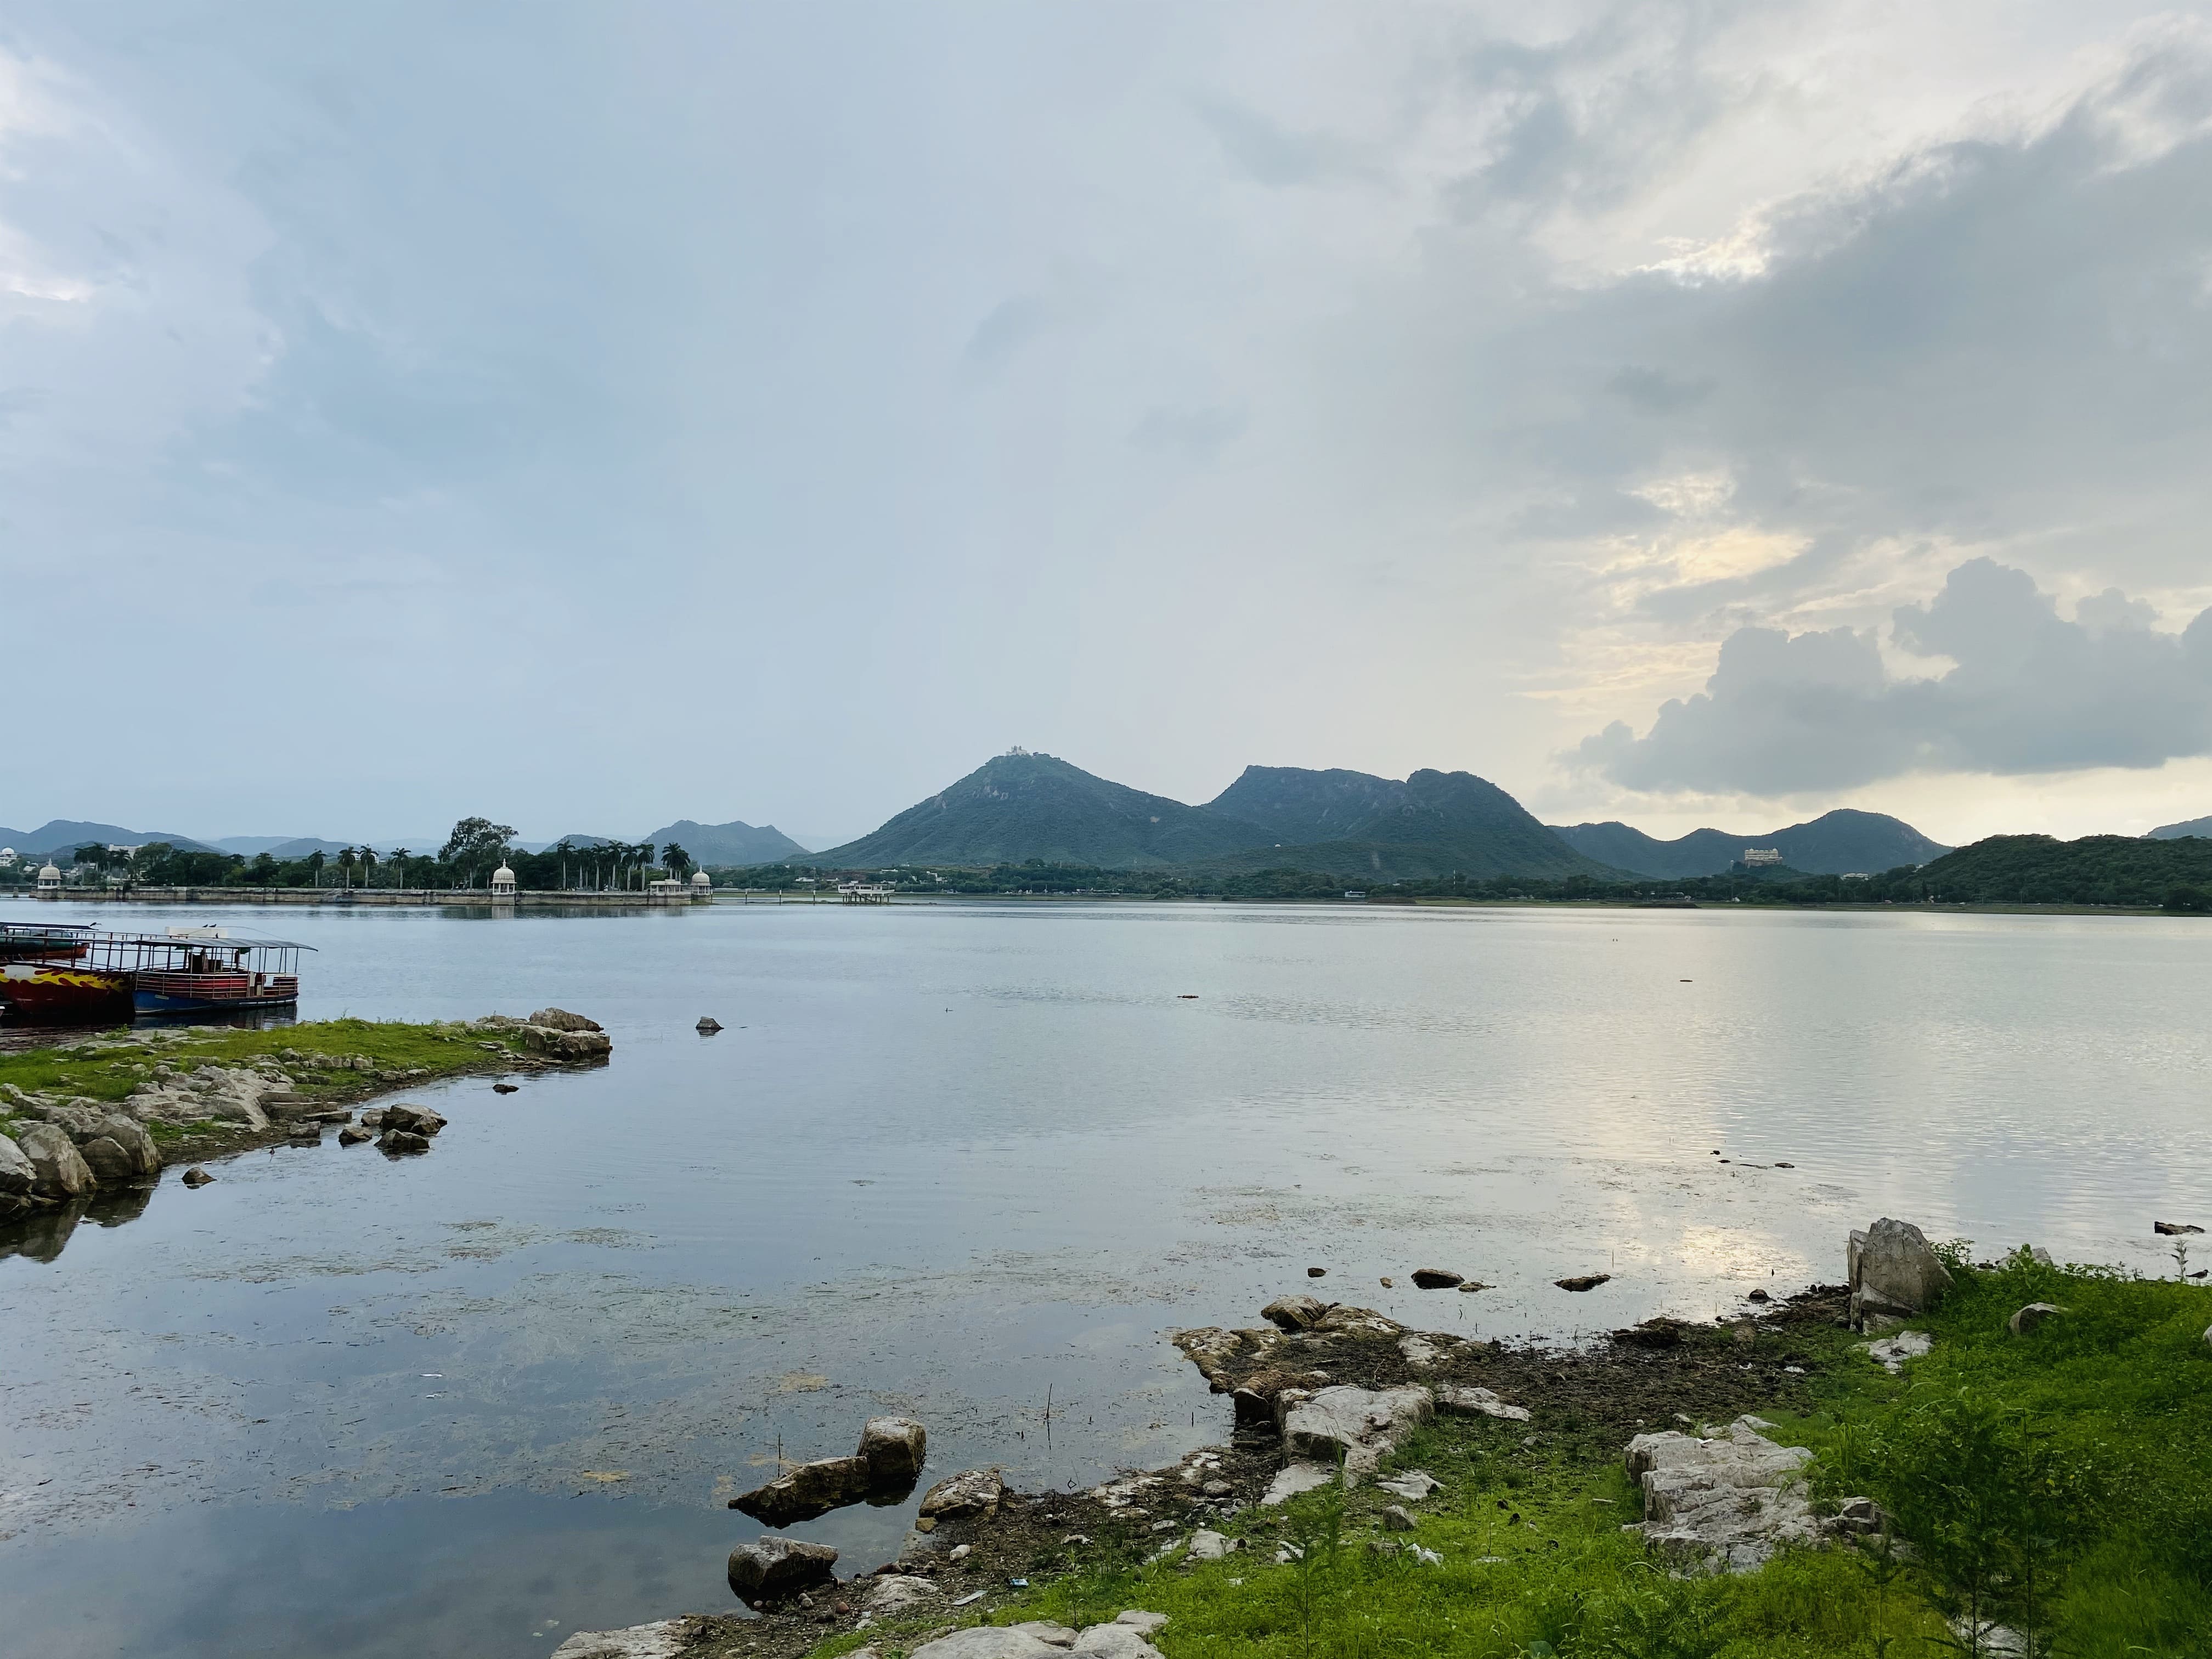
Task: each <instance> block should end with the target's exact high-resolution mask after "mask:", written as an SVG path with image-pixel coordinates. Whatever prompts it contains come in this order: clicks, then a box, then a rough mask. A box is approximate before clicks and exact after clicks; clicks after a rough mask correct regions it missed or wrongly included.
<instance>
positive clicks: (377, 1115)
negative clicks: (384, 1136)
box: [361, 1106, 384, 1129]
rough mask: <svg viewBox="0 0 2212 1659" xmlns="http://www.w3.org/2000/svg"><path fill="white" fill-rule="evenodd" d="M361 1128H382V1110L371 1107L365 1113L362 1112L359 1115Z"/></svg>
mask: <svg viewBox="0 0 2212 1659" xmlns="http://www.w3.org/2000/svg"><path fill="white" fill-rule="evenodd" d="M361 1127H362V1128H364V1129H380V1128H382V1127H384V1110H383V1109H382V1108H381V1107H377V1106H372V1107H370V1108H369V1109H368V1110H367V1111H365V1112H363V1113H362V1115H361Z"/></svg>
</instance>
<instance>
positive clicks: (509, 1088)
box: [491, 1083, 522, 1095]
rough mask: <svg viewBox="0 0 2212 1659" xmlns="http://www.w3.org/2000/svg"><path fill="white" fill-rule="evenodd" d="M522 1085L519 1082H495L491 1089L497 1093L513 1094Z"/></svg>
mask: <svg viewBox="0 0 2212 1659" xmlns="http://www.w3.org/2000/svg"><path fill="white" fill-rule="evenodd" d="M521 1086H522V1085H520V1084H517V1083H495V1084H493V1085H491V1091H492V1093H494V1094H495V1095H511V1094H513V1092H514V1091H516V1090H517V1089H519V1088H520V1087H521Z"/></svg>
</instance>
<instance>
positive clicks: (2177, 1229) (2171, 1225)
mask: <svg viewBox="0 0 2212 1659" xmlns="http://www.w3.org/2000/svg"><path fill="white" fill-rule="evenodd" d="M2150 1230H2151V1231H2153V1232H2154V1233H2160V1234H2163V1235H2164V1236H2165V1237H2167V1238H2178V1237H2180V1236H2181V1235H2182V1234H2184V1233H2201V1232H2203V1231H2204V1229H2203V1228H2202V1227H2199V1226H2197V1225H2196V1224H2195V1223H2193V1222H2189V1221H2154V1222H2152V1223H2151V1224H2150Z"/></svg>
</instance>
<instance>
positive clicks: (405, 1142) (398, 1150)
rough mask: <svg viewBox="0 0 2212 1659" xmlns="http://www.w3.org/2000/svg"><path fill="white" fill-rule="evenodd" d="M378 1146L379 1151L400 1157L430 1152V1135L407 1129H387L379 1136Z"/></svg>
mask: <svg viewBox="0 0 2212 1659" xmlns="http://www.w3.org/2000/svg"><path fill="white" fill-rule="evenodd" d="M376 1147H377V1150H378V1151H379V1152H388V1153H390V1154H391V1155H392V1157H394V1158H398V1157H402V1156H408V1155H412V1154H415V1153H420V1152H428V1151H429V1150H430V1138H429V1137H428V1135H418V1134H415V1133H411V1132H410V1131H409V1130H406V1129H386V1131H385V1132H384V1133H382V1134H380V1135H379V1136H378V1137H377V1139H376Z"/></svg>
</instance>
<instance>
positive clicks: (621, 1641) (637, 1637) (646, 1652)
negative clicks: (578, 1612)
mask: <svg viewBox="0 0 2212 1659" xmlns="http://www.w3.org/2000/svg"><path fill="white" fill-rule="evenodd" d="M689 1624H690V1620H684V1619H662V1620H656V1621H655V1622H654V1623H653V1624H650V1625H632V1626H630V1627H629V1629H628V1630H580V1631H578V1632H576V1633H575V1634H574V1636H572V1637H570V1638H568V1640H567V1641H565V1642H563V1643H562V1644H561V1645H560V1646H559V1647H557V1648H556V1649H554V1650H553V1659H679V1656H680V1655H681V1654H682V1653H683V1651H684V1648H685V1646H686V1645H687V1644H688V1643H689V1641H690V1632H689V1629H688V1626H689Z"/></svg>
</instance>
